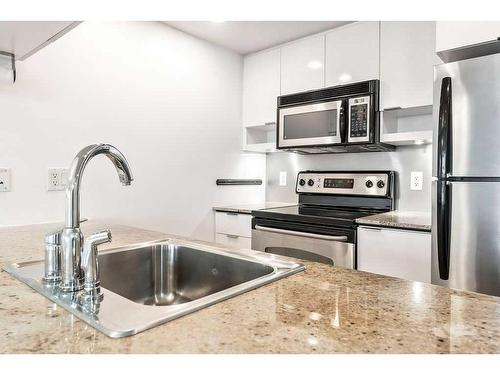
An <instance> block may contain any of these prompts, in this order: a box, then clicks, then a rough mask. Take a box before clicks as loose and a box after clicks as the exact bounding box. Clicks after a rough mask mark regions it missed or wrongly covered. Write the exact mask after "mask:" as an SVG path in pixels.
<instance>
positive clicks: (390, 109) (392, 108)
mask: <svg viewBox="0 0 500 375" xmlns="http://www.w3.org/2000/svg"><path fill="white" fill-rule="evenodd" d="M398 109H403V107H389V108H384V109H383V110H382V111H383V112H386V111H387V112H388V111H397V110H398Z"/></svg>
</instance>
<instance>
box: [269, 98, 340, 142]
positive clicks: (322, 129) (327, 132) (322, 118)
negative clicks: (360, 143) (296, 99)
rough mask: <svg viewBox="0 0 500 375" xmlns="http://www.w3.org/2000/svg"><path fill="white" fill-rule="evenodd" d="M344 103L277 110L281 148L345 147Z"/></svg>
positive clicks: (334, 102)
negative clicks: (335, 145) (337, 145)
mask: <svg viewBox="0 0 500 375" xmlns="http://www.w3.org/2000/svg"><path fill="white" fill-rule="evenodd" d="M342 103H343V101H342V100H336V101H330V102H325V103H316V104H308V105H301V106H295V107H288V108H280V109H278V148H287V147H301V146H316V145H332V144H340V143H342V138H343V137H342V136H341V132H343V126H341V122H342V121H341V120H342V117H343V115H342V112H343V104H342Z"/></svg>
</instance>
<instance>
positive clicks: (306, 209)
mask: <svg viewBox="0 0 500 375" xmlns="http://www.w3.org/2000/svg"><path fill="white" fill-rule="evenodd" d="M376 213H379V212H377V211H371V210H348V209H335V208H332V207H321V206H311V205H297V206H287V207H278V208H270V209H266V210H258V211H252V215H253V216H254V217H257V218H265V219H276V220H287V221H300V222H309V223H318V224H326V225H328V224H330V225H347V226H351V225H355V222H354V221H355V220H356V219H358V218H360V217H364V216H369V215H374V214H376Z"/></svg>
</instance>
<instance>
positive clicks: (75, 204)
mask: <svg viewBox="0 0 500 375" xmlns="http://www.w3.org/2000/svg"><path fill="white" fill-rule="evenodd" d="M100 154H104V155H106V156H107V157H108V159H109V160H110V161H111V162H112V163H113V165H114V166H115V168H116V171H117V172H118V177H119V179H120V182H121V183H122V184H123V185H130V183H131V182H132V181H133V177H132V172H131V170H130V166H129V164H128V162H127V159H125V156H123V154H122V153H121V152H120V151H119V150H118V149H117V148H115V147H114V146H112V145H109V144H95V145H90V146H87V147H85V148H83V149H82V150H81V151H80V152H79V153H78V154H77V155H76V157H75V158H74V159H73V162H72V163H71V166H70V168H69V171H68V185H67V186H66V225H65V226H66V228H78V227H79V226H80V184H81V181H82V174H83V171H84V170H85V167H86V166H87V163H88V162H89V161H90V160H91V159H92V158H93V157H94V156H96V155H100Z"/></svg>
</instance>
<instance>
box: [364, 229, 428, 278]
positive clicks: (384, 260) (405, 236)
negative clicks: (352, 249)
mask: <svg viewBox="0 0 500 375" xmlns="http://www.w3.org/2000/svg"><path fill="white" fill-rule="evenodd" d="M357 250H358V251H357V253H358V270H360V271H367V272H372V273H378V274H381V275H386V276H394V277H400V278H402V279H407V280H414V281H422V282H426V283H430V282H431V233H430V232H419V231H412V230H399V229H386V228H377V227H364V226H361V227H358V249H357Z"/></svg>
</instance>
